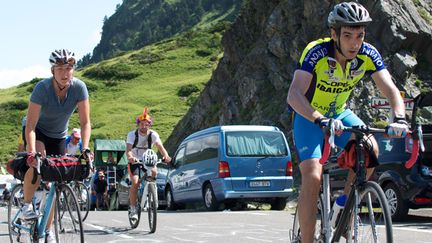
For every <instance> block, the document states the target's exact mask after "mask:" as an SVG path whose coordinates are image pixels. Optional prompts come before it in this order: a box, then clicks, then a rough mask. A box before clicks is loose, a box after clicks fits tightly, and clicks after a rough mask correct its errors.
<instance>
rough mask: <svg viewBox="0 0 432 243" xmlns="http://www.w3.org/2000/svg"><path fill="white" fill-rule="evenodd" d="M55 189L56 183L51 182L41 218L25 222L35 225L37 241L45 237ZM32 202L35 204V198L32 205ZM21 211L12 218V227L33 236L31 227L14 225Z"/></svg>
mask: <svg viewBox="0 0 432 243" xmlns="http://www.w3.org/2000/svg"><path fill="white" fill-rule="evenodd" d="M56 188H57V183H56V182H53V183H52V184H51V188H50V190H49V192H48V196H47V197H46V201H45V205H44V209H43V212H44V213H43V216H42V217H39V218H38V219H37V220H36V219H35V220H29V221H27V222H31V221H32V223H36V229H37V232H38V233H37V235H38V238H39V239H40V238H43V237H45V228H46V226H47V223H48V219H49V216H50V214H51V210H52V209H53V202H54V199H55V192H56ZM34 202H35V198H33V203H34ZM21 210H22V209H20V210H19V211H18V212H17V213H16V215H15V217H14V218H13V221H12V222H13V226H14V227H17V228H19V229H21V230H24V231H26V232H28V233H29V234H30V235H34V232H32V227H26V226H24V225H22V224H16V223H15V222H16V221H17V219H18V217H19V215H20V214H21Z"/></svg>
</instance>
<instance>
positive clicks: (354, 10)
mask: <svg viewBox="0 0 432 243" xmlns="http://www.w3.org/2000/svg"><path fill="white" fill-rule="evenodd" d="M371 21H372V18H371V17H370V16H369V12H368V11H367V9H366V8H365V7H363V6H362V5H361V4H359V3H356V2H343V3H339V4H337V5H335V6H334V8H333V10H332V11H331V12H330V14H329V16H328V19H327V24H328V26H329V27H332V28H339V27H341V26H366V25H367V24H369V23H370V22H371Z"/></svg>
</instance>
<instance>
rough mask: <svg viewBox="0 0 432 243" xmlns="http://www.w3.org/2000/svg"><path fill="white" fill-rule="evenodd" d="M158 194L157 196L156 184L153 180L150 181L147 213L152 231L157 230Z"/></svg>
mask: <svg viewBox="0 0 432 243" xmlns="http://www.w3.org/2000/svg"><path fill="white" fill-rule="evenodd" d="M156 200H157V196H156V185H155V183H153V182H149V185H148V194H147V213H148V221H149V227H150V233H154V232H155V231H156V224H157V203H156Z"/></svg>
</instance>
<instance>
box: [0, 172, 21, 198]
mask: <svg viewBox="0 0 432 243" xmlns="http://www.w3.org/2000/svg"><path fill="white" fill-rule="evenodd" d="M17 183H18V181H17V180H16V179H15V178H14V177H13V176H12V175H0V205H3V204H5V203H6V202H5V201H7V200H8V199H9V198H8V197H9V196H10V192H11V191H12V189H13V187H14V186H15V185H16V184H17ZM5 191H6V192H5ZM7 192H9V193H7ZM5 196H6V198H4V197H5Z"/></svg>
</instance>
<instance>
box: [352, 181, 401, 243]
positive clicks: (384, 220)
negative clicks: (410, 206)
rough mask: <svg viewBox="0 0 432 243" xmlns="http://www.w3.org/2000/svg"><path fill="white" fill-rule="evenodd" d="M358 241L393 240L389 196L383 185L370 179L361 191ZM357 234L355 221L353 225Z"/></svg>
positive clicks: (357, 219)
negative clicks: (385, 192)
mask: <svg viewBox="0 0 432 243" xmlns="http://www.w3.org/2000/svg"><path fill="white" fill-rule="evenodd" d="M359 202H360V205H359V206H358V210H359V212H358V214H357V217H356V219H354V222H356V221H357V223H358V232H357V240H358V241H357V242H368V243H369V242H393V230H392V220H391V214H390V209H389V207H388V202H387V198H386V197H385V194H384V192H383V190H382V189H381V187H380V186H379V185H378V184H377V183H376V182H372V181H369V182H367V183H366V185H365V186H364V188H363V190H361V191H360V193H359ZM351 228H352V230H351V231H350V233H351V234H350V235H351V236H355V235H356V233H355V230H356V229H355V223H354V227H351Z"/></svg>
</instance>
